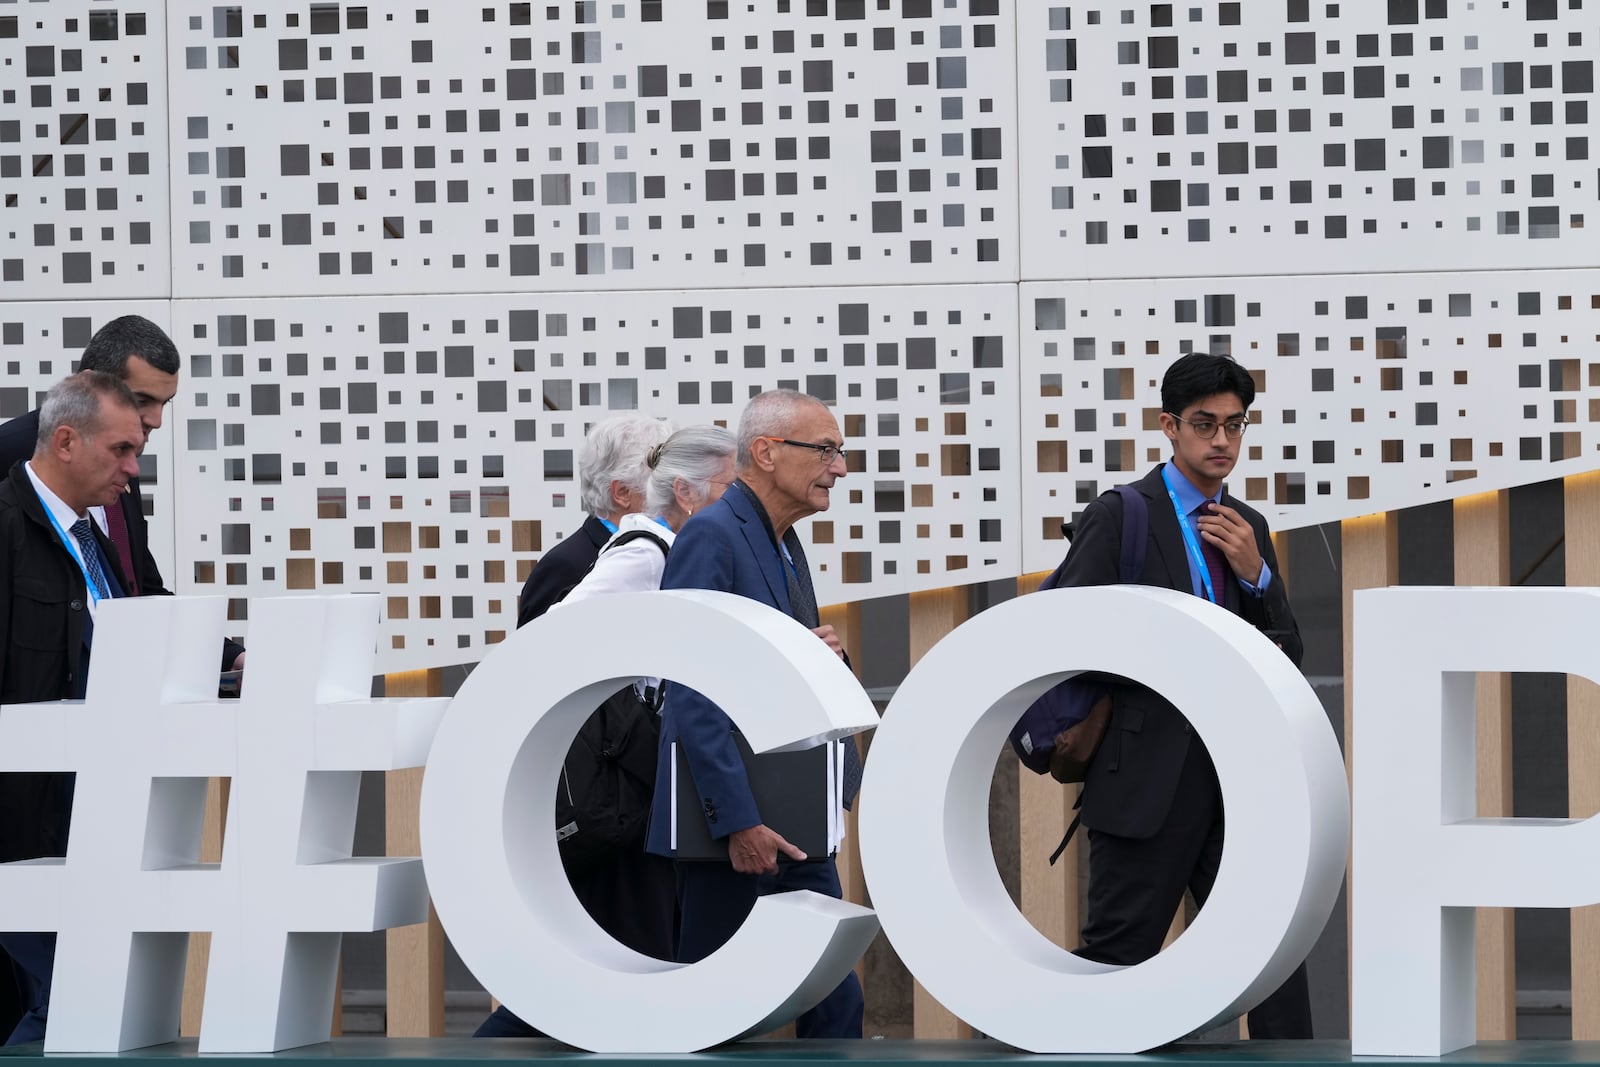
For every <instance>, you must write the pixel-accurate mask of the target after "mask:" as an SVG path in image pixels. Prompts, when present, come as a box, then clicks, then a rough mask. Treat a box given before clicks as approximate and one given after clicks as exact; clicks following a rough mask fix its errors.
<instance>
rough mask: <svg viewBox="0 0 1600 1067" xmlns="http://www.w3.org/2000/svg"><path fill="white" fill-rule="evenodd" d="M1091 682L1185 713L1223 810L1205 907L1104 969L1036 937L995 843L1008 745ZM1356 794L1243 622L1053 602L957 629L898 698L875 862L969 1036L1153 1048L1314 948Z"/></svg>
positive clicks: (870, 855)
mask: <svg viewBox="0 0 1600 1067" xmlns="http://www.w3.org/2000/svg"><path fill="white" fill-rule="evenodd" d="M1085 669H1092V670H1097V671H1108V672H1111V673H1114V674H1119V675H1122V676H1124V677H1128V678H1133V679H1136V680H1138V681H1139V682H1141V683H1143V684H1145V685H1148V686H1149V687H1150V688H1152V689H1154V690H1156V691H1157V692H1159V693H1161V694H1163V695H1164V696H1166V697H1168V698H1169V699H1170V700H1172V701H1173V702H1174V703H1175V704H1177V705H1178V706H1179V707H1180V708H1182V709H1183V713H1184V715H1185V716H1187V717H1188V719H1189V721H1190V722H1191V723H1192V724H1193V725H1194V728H1195V729H1196V730H1197V731H1198V732H1199V733H1200V735H1201V736H1202V737H1204V738H1205V740H1206V746H1207V748H1208V749H1209V750H1210V752H1211V756H1212V760H1213V762H1214V763H1215V765H1216V768H1217V777H1218V779H1219V780H1220V782H1221V785H1222V798H1223V805H1224V808H1225V810H1226V812H1227V822H1228V829H1227V844H1226V846H1225V848H1224V852H1223V857H1222V866H1221V869H1220V871H1219V872H1218V874H1217V881H1216V884H1215V886H1214V887H1213V890H1212V893H1211V898H1210V900H1209V901H1208V902H1207V904H1206V907H1205V910H1204V911H1202V912H1201V913H1200V915H1199V917H1198V918H1197V919H1196V921H1195V923H1194V925H1193V926H1192V927H1191V928H1190V929H1189V930H1188V931H1187V932H1186V933H1185V934H1184V936H1183V937H1182V938H1180V939H1179V940H1178V941H1177V942H1176V943H1175V944H1173V945H1172V946H1171V947H1170V948H1168V949H1167V950H1166V951H1164V952H1162V953H1161V954H1160V955H1158V956H1156V957H1155V958H1154V959H1151V960H1148V961H1146V962H1145V963H1142V964H1140V965H1138V966H1136V967H1128V968H1120V969H1119V968H1114V967H1108V966H1105V965H1102V964H1096V963H1090V962H1089V961H1087V960H1083V959H1080V958H1078V957H1077V956H1073V955H1071V954H1070V953H1068V952H1066V951H1065V950H1064V949H1062V948H1060V947H1058V946H1056V945H1054V944H1052V943H1051V942H1049V941H1048V940H1046V939H1045V937H1044V936H1043V935H1042V934H1040V933H1039V932H1038V931H1036V930H1035V929H1034V928H1033V927H1032V926H1030V925H1028V923H1027V921H1026V920H1025V919H1024V918H1023V917H1022V915H1021V913H1020V912H1018V910H1017V908H1016V907H1015V906H1014V905H1013V904H1012V902H1011V899H1010V897H1009V896H1007V894H1006V891H1005V888H1004V886H1002V884H1001V882H1000V876H999V872H998V871H997V870H996V868H995V863H994V858H993V853H992V851H991V846H990V842H989V826H988V796H989V784H990V779H991V778H992V776H993V772H994V761H995V754H996V753H997V752H998V751H999V750H1000V748H1001V746H1002V745H1004V744H1005V739H1006V734H1007V732H1008V731H1009V730H1010V728H1011V726H1012V724H1013V723H1015V722H1016V721H1017V719H1018V717H1019V716H1020V715H1021V714H1022V711H1023V709H1024V708H1026V707H1027V706H1028V704H1029V703H1031V702H1032V701H1033V699H1034V698H1035V697H1037V696H1038V695H1039V694H1040V693H1042V692H1043V691H1044V690H1045V689H1046V688H1048V687H1049V686H1051V685H1054V684H1055V683H1056V682H1058V681H1060V680H1061V679H1062V678H1065V677H1068V676H1070V675H1072V674H1076V673H1079V672H1081V671H1083V670H1085ZM1348 797H1349V794H1348V789H1347V787H1346V783H1345V777H1344V763H1343V760H1342V759H1341V758H1340V755H1339V746H1338V744H1337V743H1336V742H1335V740H1334V736H1333V732H1332V730H1331V729H1330V727H1329V725H1328V720H1327V716H1326V714H1325V713H1324V712H1323V710H1322V707H1321V705H1320V704H1319V703H1318V701H1317V698H1316V695H1315V694H1314V693H1313V692H1312V691H1311V687H1310V686H1309V685H1308V684H1307V683H1306V681H1305V679H1304V678H1303V677H1301V675H1300V673H1299V671H1297V670H1296V669H1295V667H1294V665H1293V664H1291V663H1290V662H1289V661H1288V659H1287V658H1285V657H1284V656H1283V655H1282V653H1280V652H1279V651H1278V650H1277V649H1276V648H1275V647H1273V645H1272V644H1271V643H1270V642H1269V641H1268V640H1267V639H1266V638H1265V637H1263V636H1262V635H1261V634H1259V633H1258V632H1256V630H1255V629H1254V628H1252V627H1251V626H1250V625H1249V624H1247V623H1245V622H1244V621H1243V620H1242V619H1240V618H1238V617H1237V616H1235V615H1232V614H1230V613H1229V612H1226V611H1223V610H1220V609H1218V608H1217V607H1215V606H1213V605H1212V604H1210V603H1207V602H1205V601H1203V600H1201V599H1199V598H1197V597H1193V596H1187V595H1184V594H1181V593H1176V592H1172V591H1170V590H1162V589H1152V588H1145V587H1138V588H1120V587H1106V588H1093V589H1063V590H1051V591H1048V592H1044V593H1039V594H1035V595H1031V596H1025V597H1020V598H1018V599H1017V600H1014V601H1010V602H1008V603H1005V604H1001V605H999V606H998V607H996V608H993V609H991V610H989V611H986V612H984V613H983V614H982V615H979V616H977V617H976V618H974V619H972V620H970V621H969V622H966V623H964V624H962V626H961V627H960V628H958V629H957V630H955V631H954V632H953V633H951V634H950V635H949V636H948V637H946V638H945V639H944V640H943V641H941V642H940V643H939V644H938V645H937V646H936V647H935V648H934V649H933V650H932V651H931V652H930V653H929V654H928V655H927V656H925V657H923V659H922V660H921V661H920V662H919V663H918V664H917V666H916V668H915V669H913V670H912V672H911V674H910V675H909V676H908V677H907V678H906V680H905V683H904V684H903V685H901V687H900V689H899V691H898V692H897V693H896V694H895V697H894V700H893V702H892V703H891V704H890V706H889V710H888V712H887V714H886V715H885V716H884V719H883V722H882V724H881V725H880V726H879V728H878V732H877V734H876V736H875V737H874V739H873V745H872V753H871V758H870V759H869V760H868V762H867V773H866V779H865V781H864V783H863V786H862V804H861V819H860V833H861V851H862V866H863V868H864V871H865V874H866V876H867V884H868V886H869V888H870V890H871V892H872V901H873V906H874V907H875V908H876V909H877V910H878V913H879V916H880V917H881V919H882V922H883V927H884V932H885V933H886V934H887V935H888V936H889V939H890V940H891V941H892V942H893V943H894V947H895V950H896V951H897V952H898V953H899V954H900V957H901V959H903V960H904V961H905V963H906V965H907V967H909V968H910V970H911V972H912V973H913V974H915V975H916V976H917V978H918V980H919V981H921V982H922V984H923V985H924V986H925V987H926V988H927V990H928V991H929V992H930V993H931V994H932V995H933V996H934V997H936V998H937V999H938V1000H939V1001H940V1003H942V1004H944V1005H945V1006H946V1007H948V1008H949V1009H950V1010H951V1011H953V1012H955V1013H956V1014H957V1015H959V1016H960V1017H961V1018H963V1019H965V1020H966V1021H967V1022H969V1023H971V1024H972V1025H973V1026H975V1027H978V1028H979V1029H981V1030H982V1031H984V1032H985V1033H987V1034H989V1035H990V1036H992V1037H995V1038H998V1039H1000V1040H1001V1041H1004V1042H1006V1043H1008V1044H1011V1045H1015V1046H1017V1047H1019V1048H1024V1049H1028V1050H1030V1051H1034V1052H1057V1053H1128V1052H1141V1051H1144V1050H1146V1049H1150V1048H1154V1047H1156V1046H1158V1045H1162V1044H1165V1043H1167V1042H1170V1041H1174V1040H1177V1039H1178V1038H1181V1037H1183V1036H1184V1035H1186V1034H1189V1033H1192V1032H1194V1031H1196V1030H1198V1029H1201V1028H1202V1027H1205V1026H1207V1025H1209V1024H1211V1023H1213V1022H1216V1021H1220V1020H1225V1019H1228V1018H1230V1017H1232V1016H1235V1015H1237V1014H1239V1013H1240V1012H1242V1011H1245V1010H1247V1009H1249V1008H1250V1007H1252V1006H1254V1005H1255V1004H1257V1003H1259V1002H1260V1001H1261V1000H1262V999H1264V998H1265V997H1266V996H1267V995H1268V994H1270V993H1271V992H1272V991H1273V990H1274V989H1275V988H1276V987H1277V986H1278V985H1279V984H1281V983H1282V982H1283V980H1284V979H1285V978H1287V977H1288V975H1289V973H1290V972H1291V971H1292V970H1293V969H1294V968H1295V967H1296V966H1297V965H1298V964H1299V963H1300V961H1301V960H1302V959H1303V958H1304V957H1305V955H1306V953H1308V952H1309V951H1310V950H1311V947H1312V945H1313V944H1314V943H1315V941H1316V938H1317V935H1318V934H1319V933H1320V931H1321V929H1322V926H1323V924H1324V923H1325V922H1326V920H1327V917H1328V913H1329V911H1330V910H1331V908H1332V906H1333V902H1334V899H1335V897H1336V896H1337V894H1338V890H1339V883H1340V879H1341V876H1342V874H1343V870H1344V861H1345V854H1346V848H1347V843H1348V839H1349V828H1350V816H1349V800H1348Z"/></svg>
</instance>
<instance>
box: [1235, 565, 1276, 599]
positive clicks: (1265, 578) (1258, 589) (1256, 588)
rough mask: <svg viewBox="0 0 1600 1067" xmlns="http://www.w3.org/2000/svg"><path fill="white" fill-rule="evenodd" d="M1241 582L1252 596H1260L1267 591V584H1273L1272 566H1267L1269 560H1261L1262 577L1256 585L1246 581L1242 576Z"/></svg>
mask: <svg viewBox="0 0 1600 1067" xmlns="http://www.w3.org/2000/svg"><path fill="white" fill-rule="evenodd" d="M1239 584H1240V585H1242V586H1244V591H1245V592H1247V593H1249V594H1250V595H1251V596H1260V595H1261V594H1262V593H1265V592H1266V591H1267V586H1269V585H1271V584H1272V568H1271V567H1269V566H1267V561H1266V560H1262V561H1261V578H1260V580H1259V581H1257V582H1256V583H1255V584H1254V585H1251V584H1250V583H1249V582H1247V581H1245V580H1244V579H1243V578H1240V579H1239Z"/></svg>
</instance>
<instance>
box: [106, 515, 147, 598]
mask: <svg viewBox="0 0 1600 1067" xmlns="http://www.w3.org/2000/svg"><path fill="white" fill-rule="evenodd" d="M106 533H107V535H109V536H110V538H111V543H112V544H113V545H116V546H117V562H118V563H121V564H122V573H123V574H125V575H127V578H128V584H127V586H126V587H125V588H126V589H127V590H128V595H129V596H138V595H139V579H138V578H137V577H136V576H135V575H134V573H133V543H132V542H131V541H129V540H128V519H127V517H126V516H125V515H123V514H122V501H120V500H119V501H117V502H116V503H115V504H107V505H106Z"/></svg>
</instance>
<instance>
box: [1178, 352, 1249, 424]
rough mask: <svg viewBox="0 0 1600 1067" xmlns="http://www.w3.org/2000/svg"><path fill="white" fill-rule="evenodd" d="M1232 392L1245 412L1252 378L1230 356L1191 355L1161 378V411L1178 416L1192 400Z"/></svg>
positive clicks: (1193, 353) (1195, 353)
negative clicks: (1242, 405)
mask: <svg viewBox="0 0 1600 1067" xmlns="http://www.w3.org/2000/svg"><path fill="white" fill-rule="evenodd" d="M1218 393H1234V394H1236V395H1237V396H1238V397H1239V401H1240V402H1241V403H1242V404H1244V406H1245V408H1246V410H1248V409H1249V407H1250V405H1251V404H1252V403H1254V402H1255V399H1256V383H1255V379H1253V378H1251V377H1250V372H1249V371H1247V370H1245V369H1244V368H1243V367H1241V366H1239V364H1237V363H1235V362H1234V361H1233V357H1232V356H1213V355H1211V354H1210V353H1209V352H1191V353H1190V354H1189V355H1187V356H1184V357H1183V358H1182V359H1180V360H1178V361H1177V362H1176V363H1174V364H1173V365H1172V366H1170V367H1168V368H1167V373H1166V376H1165V377H1163V378H1162V379H1161V410H1162V411H1167V412H1171V413H1172V414H1174V415H1181V414H1183V412H1184V409H1185V408H1187V407H1188V406H1189V405H1190V404H1193V403H1194V402H1195V401H1196V400H1204V399H1205V398H1206V397H1208V396H1216V395H1217V394H1218Z"/></svg>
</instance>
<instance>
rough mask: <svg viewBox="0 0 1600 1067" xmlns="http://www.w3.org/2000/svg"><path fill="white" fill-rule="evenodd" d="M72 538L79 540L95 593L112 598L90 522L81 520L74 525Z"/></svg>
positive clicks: (84, 564) (85, 566)
mask: <svg viewBox="0 0 1600 1067" xmlns="http://www.w3.org/2000/svg"><path fill="white" fill-rule="evenodd" d="M72 536H73V537H75V538H77V540H78V549H79V551H81V552H82V553H83V566H84V569H85V570H86V571H88V572H89V577H90V578H92V579H93V580H94V588H95V592H97V593H99V594H100V596H102V597H108V596H110V595H111V590H110V588H109V587H108V586H107V585H106V576H105V572H103V571H102V570H101V569H100V546H99V545H97V544H95V540H94V534H93V533H92V532H90V530H89V520H88V519H79V520H78V521H77V522H75V523H73V524H72Z"/></svg>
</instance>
